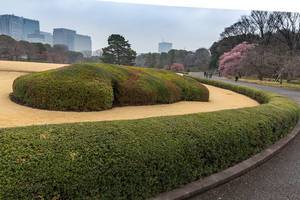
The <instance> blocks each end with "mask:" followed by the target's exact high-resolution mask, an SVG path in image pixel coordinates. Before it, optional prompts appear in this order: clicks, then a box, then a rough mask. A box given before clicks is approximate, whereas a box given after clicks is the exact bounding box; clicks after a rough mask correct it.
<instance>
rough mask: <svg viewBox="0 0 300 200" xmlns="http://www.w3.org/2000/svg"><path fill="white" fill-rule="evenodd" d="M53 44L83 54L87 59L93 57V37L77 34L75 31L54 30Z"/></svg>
mask: <svg viewBox="0 0 300 200" xmlns="http://www.w3.org/2000/svg"><path fill="white" fill-rule="evenodd" d="M53 44H62V45H65V46H67V47H68V49H69V50H70V51H77V52H81V53H82V54H83V55H84V56H85V57H90V56H91V55H92V39H91V37H90V36H87V35H80V34H77V33H76V31H74V30H70V29H65V28H56V29H54V31H53Z"/></svg>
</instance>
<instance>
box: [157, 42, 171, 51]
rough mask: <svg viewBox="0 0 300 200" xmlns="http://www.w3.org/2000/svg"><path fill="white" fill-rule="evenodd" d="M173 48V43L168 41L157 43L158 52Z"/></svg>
mask: <svg viewBox="0 0 300 200" xmlns="http://www.w3.org/2000/svg"><path fill="white" fill-rule="evenodd" d="M172 48H173V44H172V43H170V42H160V43H159V44H158V52H159V53H168V52H169V51H170V50H171V49H172Z"/></svg>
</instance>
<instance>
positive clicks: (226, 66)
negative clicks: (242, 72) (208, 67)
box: [219, 42, 255, 76]
mask: <svg viewBox="0 0 300 200" xmlns="http://www.w3.org/2000/svg"><path fill="white" fill-rule="evenodd" d="M254 47H255V45H254V44H249V43H247V42H243V43H241V44H238V45H237V46H235V47H234V48H233V49H232V50H231V51H229V52H225V53H224V54H223V55H222V56H221V57H220V59H219V70H220V71H221V72H222V74H223V75H225V76H228V75H236V74H237V72H238V67H239V65H240V62H241V60H242V59H243V58H244V57H245V56H246V55H247V53H248V51H249V50H251V49H252V48H254Z"/></svg>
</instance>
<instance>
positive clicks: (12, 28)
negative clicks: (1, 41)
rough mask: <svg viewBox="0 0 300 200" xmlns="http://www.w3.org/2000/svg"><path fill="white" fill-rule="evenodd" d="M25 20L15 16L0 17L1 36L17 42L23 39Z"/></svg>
mask: <svg viewBox="0 0 300 200" xmlns="http://www.w3.org/2000/svg"><path fill="white" fill-rule="evenodd" d="M23 26H24V23H23V18H22V17H17V16H14V15H0V34H2V35H8V36H11V37H12V38H14V39H16V40H22V39H23Z"/></svg>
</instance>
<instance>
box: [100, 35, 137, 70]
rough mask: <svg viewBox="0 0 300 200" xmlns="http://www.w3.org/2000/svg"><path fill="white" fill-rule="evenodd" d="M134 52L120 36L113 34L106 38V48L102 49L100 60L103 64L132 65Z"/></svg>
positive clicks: (134, 56)
mask: <svg viewBox="0 0 300 200" xmlns="http://www.w3.org/2000/svg"><path fill="white" fill-rule="evenodd" d="M135 58H136V52H135V51H134V50H132V49H131V45H130V44H129V42H128V41H127V40H125V38H124V37H123V36H121V35H117V34H113V35H111V36H109V38H108V47H105V48H103V55H102V60H103V62H105V63H111V64H118V65H133V64H134V61H135Z"/></svg>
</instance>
